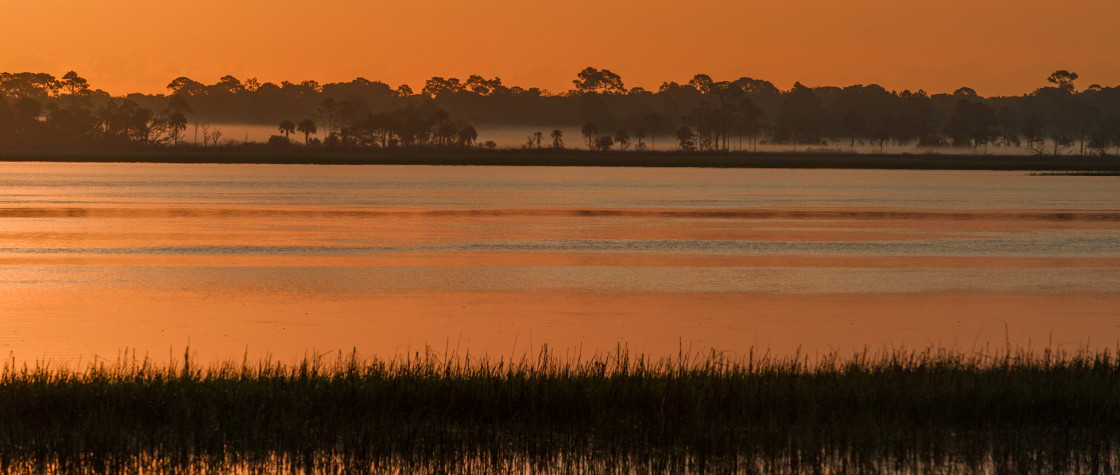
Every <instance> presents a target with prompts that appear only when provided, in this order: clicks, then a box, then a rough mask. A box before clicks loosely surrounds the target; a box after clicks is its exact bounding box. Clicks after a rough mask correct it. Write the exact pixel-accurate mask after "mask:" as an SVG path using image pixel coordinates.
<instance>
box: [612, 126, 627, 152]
mask: <svg viewBox="0 0 1120 475" xmlns="http://www.w3.org/2000/svg"><path fill="white" fill-rule="evenodd" d="M614 141H615V142H617V143H618V148H620V149H622V150H627V149H629V148H630V133H629V132H627V131H625V130H619V131H618V132H615V133H614Z"/></svg>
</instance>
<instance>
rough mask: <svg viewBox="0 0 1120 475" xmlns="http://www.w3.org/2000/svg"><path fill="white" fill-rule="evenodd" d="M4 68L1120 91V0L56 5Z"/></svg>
mask: <svg viewBox="0 0 1120 475" xmlns="http://www.w3.org/2000/svg"><path fill="white" fill-rule="evenodd" d="M5 3H7V4H6V5H5V7H4V14H3V16H0V71H11V72H16V71H36V72H38V71H43V72H49V73H52V74H55V75H57V76H61V75H62V74H63V73H65V72H66V71H67V70H70V69H75V70H77V71H78V72H79V73H80V74H82V75H83V76H85V77H86V78H87V79H89V80H90V82H91V83H92V86H93V87H95V88H101V89H105V90H107V91H109V92H110V93H113V94H123V93H126V92H164V91H165V86H166V85H167V83H168V82H170V80H171V79H173V78H175V77H178V76H184V75H185V76H188V77H191V78H192V79H195V80H198V81H201V82H204V83H207V84H211V83H214V82H216V81H217V79H218V78H219V77H220V76H222V75H225V74H232V75H234V76H236V77H238V78H240V79H246V78H248V77H257V78H258V79H259V80H261V81H262V82H265V81H273V82H280V81H282V80H291V81H299V80H303V79H315V80H318V81H320V82H334V81H349V80H351V79H354V78H355V77H358V76H361V77H365V78H367V79H371V80H380V81H384V82H387V83H389V84H390V85H392V86H393V87H396V86H397V85H399V84H401V83H407V84H409V85H411V86H412V87H413V88H415V89H417V90H418V89H419V88H420V87H422V86H423V83H424V80H425V79H427V78H429V77H431V76H445V77H449V76H453V77H460V78H465V77H466V76H468V75H470V74H481V75H483V76H487V77H491V76H498V77H501V78H502V79H503V81H504V82H505V83H506V84H507V85H519V86H523V87H531V86H537V87H542V88H545V89H548V90H550V91H552V92H561V91H564V90H567V89H570V88H571V80H572V79H573V78H574V76H575V73H576V72H577V71H579V70H580V69H582V68H583V67H585V66H594V67H599V68H608V69H610V70H612V71H614V72H616V73H618V74H620V75H621V76H622V78H623V80H624V81H625V83H626V86H627V87H634V86H642V87H646V88H652V89H656V87H657V86H658V85H659V84H660V83H661V82H662V81H667V80H673V81H678V82H684V81H687V80H688V79H689V78H690V77H691V76H692V75H693V74H695V73H707V74H710V75H712V76H713V77H714V78H716V79H717V80H719V79H735V78H738V77H740V76H749V77H754V78H761V79H767V80H770V81H773V82H774V83H775V84H776V85H777V86H778V87H779V88H782V89H788V88H789V87H790V86H791V85H792V84H793V83H794V81H801V82H802V83H804V84H806V85H809V86H821V85H850V84H856V83H865V84H866V83H872V82H874V83H879V84H882V85H884V86H886V87H887V88H890V89H899V90H901V89H925V90H926V91H929V92H934V93H936V92H951V91H952V90H954V89H956V88H958V87H960V86H969V87H972V88H974V89H976V90H977V92H978V93H980V94H981V95H985V96H988V95H1015V94H1023V93H1026V92H1029V91H1031V90H1033V89H1035V88H1037V87H1040V86H1042V85H1044V84H1045V77H1046V76H1047V75H1048V74H1049V73H1050V72H1051V71H1054V70H1056V69H1069V70H1072V71H1075V72H1077V73H1078V74H1080V76H1081V80H1079V81H1078V83H1077V85H1078V86H1079V87H1081V88H1084V87H1087V86H1088V85H1090V84H1094V83H1099V84H1101V85H1104V86H1116V85H1120V55H1118V54H1117V53H1116V52H1117V51H1118V50H1120V32H1118V31H1117V26H1118V25H1120V2H1117V1H1116V0H1070V1H1066V2H1057V1H1035V0H979V1H977V0H967V1H966V0H941V1H930V0H912V1H898V0H846V1H836V0H787V1H766V2H764V1H755V0H697V1H691V2H680V1H669V0H641V1H639V0H615V1H607V2H603V1H595V0H559V1H553V2H537V1H524V0H518V1H513V0H476V1H473V2H464V1H460V0H455V1H451V0H427V1H423V2H401V1H394V2H388V1H383V0H319V1H314V2H313V1H309V0H268V1H264V0H193V1H190V2H187V1H182V2H170V1H166V0H104V1H98V2H89V1H87V0H82V1H78V0H57V1H54V2H31V1H20V2H5Z"/></svg>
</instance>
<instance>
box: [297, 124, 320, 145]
mask: <svg viewBox="0 0 1120 475" xmlns="http://www.w3.org/2000/svg"><path fill="white" fill-rule="evenodd" d="M296 130H298V131H300V132H303V144H304V145H307V144H308V143H310V141H311V134H313V133H316V132H318V129H317V128H316V127H315V121H313V120H311V119H303V120H301V121H299V124H298V125H296Z"/></svg>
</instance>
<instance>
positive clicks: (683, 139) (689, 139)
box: [676, 125, 696, 152]
mask: <svg viewBox="0 0 1120 475" xmlns="http://www.w3.org/2000/svg"><path fill="white" fill-rule="evenodd" d="M676 136H677V144H678V146H679V147H680V149H681V150H684V151H686V152H691V151H693V150H696V141H695V140H693V139H694V138H695V137H696V134H694V133H693V132H692V129H690V128H688V126H687V125H682V126H680V128H678V129H677V132H676Z"/></svg>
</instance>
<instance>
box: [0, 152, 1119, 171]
mask: <svg viewBox="0 0 1120 475" xmlns="http://www.w3.org/2000/svg"><path fill="white" fill-rule="evenodd" d="M0 162H73V163H183V164H188V163H191V164H277V165H458V166H467V165H474V166H548V167H647V168H649V167H653V168H684V167H689V168H805V169H866V170H1002V171H1036V172H1037V171H1058V172H1120V159H1117V158H1114V157H1082V156H1062V157H1055V156H1023V155H973V154H856V153H818V152H679V151H672V152H588V151H582V150H547V149H545V150H401V151H389V152H347V151H327V150H310V151H306V150H272V149H252V150H243V149H217V150H215V149H186V150H127V151H18V152H0ZM1092 175H1106V176H1107V175H1112V173H1092Z"/></svg>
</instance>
